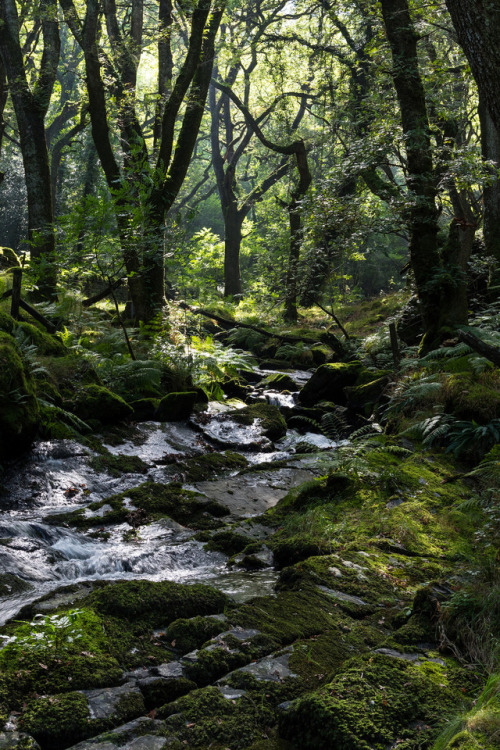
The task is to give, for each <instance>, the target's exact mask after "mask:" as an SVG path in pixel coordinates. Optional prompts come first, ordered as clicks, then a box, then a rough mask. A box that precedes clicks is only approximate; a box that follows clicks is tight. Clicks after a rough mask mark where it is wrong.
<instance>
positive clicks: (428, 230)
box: [380, 0, 442, 345]
mask: <svg viewBox="0 0 500 750" xmlns="http://www.w3.org/2000/svg"><path fill="white" fill-rule="evenodd" d="M380 4H381V7H382V15H383V18H384V23H385V29H386V34H387V39H388V41H389V45H390V48H391V52H392V60H393V78H394V86H395V89H396V94H397V98H398V102H399V107H400V111H401V121H402V126H403V133H404V137H405V145H406V155H407V161H408V177H407V186H408V190H409V193H410V196H409V198H410V201H411V205H410V206H409V208H408V227H409V230H410V261H411V265H412V268H413V272H414V274H415V281H416V286H417V292H418V296H419V299H420V304H421V310H422V316H423V319H424V324H425V329H426V333H427V336H426V340H427V342H429V345H430V344H431V343H432V342H433V341H434V340H435V338H436V336H437V332H438V330H439V328H440V326H441V318H442V309H441V298H442V295H441V285H440V283H439V278H440V271H441V263H440V257H439V251H438V243H437V233H438V223H437V219H438V214H437V210H436V196H437V187H436V179H435V175H434V168H433V158H432V147H431V138H430V129H429V120H428V115H427V106H426V100H425V92H424V87H423V83H422V78H421V75H420V70H419V64H418V52H417V39H418V37H417V34H416V32H415V29H414V26H413V22H412V19H411V15H410V10H409V6H408V2H407V0H381V3H380Z"/></svg>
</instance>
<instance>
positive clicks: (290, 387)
mask: <svg viewBox="0 0 500 750" xmlns="http://www.w3.org/2000/svg"><path fill="white" fill-rule="evenodd" d="M259 386H261V387H262V388H269V389H271V390H273V391H292V392H293V391H298V390H299V388H298V386H297V384H296V383H295V380H294V379H293V378H292V377H291V376H290V375H287V374H286V373H284V372H276V373H272V374H271V375H266V377H265V378H263V379H262V380H261V381H260V383H259Z"/></svg>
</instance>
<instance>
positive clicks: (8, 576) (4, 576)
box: [0, 573, 33, 597]
mask: <svg viewBox="0 0 500 750" xmlns="http://www.w3.org/2000/svg"><path fill="white" fill-rule="evenodd" d="M32 588H33V586H32V584H31V583H28V581H25V580H24V579H23V578H19V576H16V575H14V573H0V597H3V596H6V597H7V596H15V595H16V594H23V593H25V592H26V591H29V590H30V589H32Z"/></svg>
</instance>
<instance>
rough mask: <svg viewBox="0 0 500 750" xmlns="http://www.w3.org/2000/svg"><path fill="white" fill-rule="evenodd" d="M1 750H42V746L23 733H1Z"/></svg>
mask: <svg viewBox="0 0 500 750" xmlns="http://www.w3.org/2000/svg"><path fill="white" fill-rule="evenodd" d="M0 750H40V745H39V744H38V742H37V741H36V740H35V739H34V738H33V737H30V736H29V734H24V733H23V732H9V731H7V732H0Z"/></svg>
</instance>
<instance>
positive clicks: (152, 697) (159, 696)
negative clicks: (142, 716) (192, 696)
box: [141, 677, 197, 709]
mask: <svg viewBox="0 0 500 750" xmlns="http://www.w3.org/2000/svg"><path fill="white" fill-rule="evenodd" d="M196 688H197V685H196V683H195V682H193V681H192V680H187V679H186V678H185V677H178V678H177V679H175V680H164V679H161V678H158V679H157V680H151V681H149V682H147V684H141V692H142V694H143V696H144V702H145V704H146V709H152V708H157V707H158V706H163V705H165V704H166V703H171V702H172V701H175V700H177V698H181V697H182V696H183V695H187V693H190V692H191V690H196Z"/></svg>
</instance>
